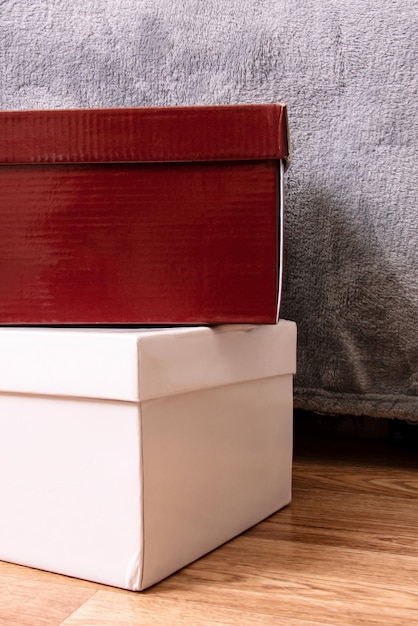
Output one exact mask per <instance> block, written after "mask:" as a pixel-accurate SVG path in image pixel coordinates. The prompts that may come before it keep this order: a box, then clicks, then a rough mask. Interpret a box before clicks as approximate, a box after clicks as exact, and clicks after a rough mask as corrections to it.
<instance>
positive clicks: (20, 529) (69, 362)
mask: <svg viewBox="0 0 418 626" xmlns="http://www.w3.org/2000/svg"><path fill="white" fill-rule="evenodd" d="M295 344H296V327H295V324H294V323H293V322H286V321H280V322H279V324H278V325H276V326H256V327H254V326H242V327H239V326H221V327H218V328H214V329H211V328H207V327H196V328H178V329H163V330H162V329H159V330H149V331H147V330H75V329H73V330H69V329H68V330H58V329H1V330H0V382H1V392H0V476H1V477H2V478H1V481H0V502H1V515H0V559H2V560H4V561H10V562H14V563H20V564H23V565H28V566H31V567H37V568H41V569H45V570H49V571H53V572H58V573H61V574H66V575H69V576H74V577H77V578H83V579H87V580H93V581H97V582H101V583H105V584H109V585H114V586H117V587H123V588H126V589H132V590H141V589H144V588H146V587H148V586H150V585H152V584H154V583H156V582H158V581H159V580H161V579H162V578H164V577H165V576H168V575H169V574H171V573H172V572H174V571H176V570H178V569H179V568H181V567H183V566H185V565H187V564H188V563H190V562H191V561H193V560H194V559H197V558H199V557H200V556H202V555H203V554H205V553H207V552H208V551H210V550H212V549H214V548H216V547H217V546H219V545H220V544H222V543H223V542H225V541H228V540H229V539H231V538H232V537H234V536H236V535H237V534H239V533H241V532H242V531H244V530H246V529H247V528H249V527H250V526H252V525H254V524H256V523H258V522H259V521H260V520H262V519H264V518H265V517H267V516H269V515H270V514H272V513H274V512H275V511H277V510H278V509H280V508H281V507H283V506H285V505H286V504H288V503H289V501H290V499H291V465H292V374H293V372H294V371H295V354H296V346H295Z"/></svg>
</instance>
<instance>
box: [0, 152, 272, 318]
mask: <svg viewBox="0 0 418 626" xmlns="http://www.w3.org/2000/svg"><path fill="white" fill-rule="evenodd" d="M277 241H278V232H277V163H276V162H275V161H266V162H261V161H260V162H240V163H238V162H233V163H227V164H225V163H223V164H219V163H196V164H185V163H181V164H174V165H173V164H170V165H168V164H152V165H151V164H150V165H144V164H141V165H126V164H124V165H118V164H112V165H38V166H35V167H33V166H3V167H0V323H2V324H97V323H100V324H164V323H167V324H170V323H173V324H176V323H179V324H182V323H216V322H257V323H274V322H275V317H276V306H277V271H278V267H277V265H278V258H277Z"/></svg>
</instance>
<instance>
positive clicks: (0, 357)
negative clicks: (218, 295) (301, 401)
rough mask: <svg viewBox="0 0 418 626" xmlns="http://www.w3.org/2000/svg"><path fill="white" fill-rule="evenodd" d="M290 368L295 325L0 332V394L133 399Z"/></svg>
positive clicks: (293, 358) (280, 372) (274, 373)
mask: <svg viewBox="0 0 418 626" xmlns="http://www.w3.org/2000/svg"><path fill="white" fill-rule="evenodd" d="M295 369H296V324H295V323H294V322H289V321H285V320H280V322H279V323H278V324H277V325H271V326H252V325H224V326H217V327H206V326H199V327H175V328H164V329H156V328H150V329H102V328H101V329H91V328H89V329H87V328H85V329H79V328H78V329H76V328H71V329H67V328H66V329H63V328H60V329H58V328H1V329H0V393H14V394H16V393H22V394H32V395H43V396H45V395H48V396H64V397H65V396H66V397H75V398H96V399H103V400H121V401H130V402H137V401H139V400H149V399H152V398H157V397H161V396H168V395H174V394H178V393H185V392H189V391H194V390H197V389H207V388H210V387H218V386H221V385H227V384H232V383H236V382H241V381H247V380H255V379H260V378H267V377H270V376H277V375H283V374H293V373H294V372H295Z"/></svg>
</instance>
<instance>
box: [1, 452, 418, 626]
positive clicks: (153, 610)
mask: <svg viewBox="0 0 418 626" xmlns="http://www.w3.org/2000/svg"><path fill="white" fill-rule="evenodd" d="M417 470H418V466H417V456H416V454H415V453H414V452H412V453H409V452H406V451H404V450H396V449H391V448H389V447H388V446H387V445H386V444H385V443H379V444H376V443H375V442H369V443H364V442H361V443H356V442H349V444H347V442H333V443H332V445H330V444H326V445H324V444H323V443H321V442H308V445H307V446H305V447H304V448H301V449H300V451H299V452H298V453H297V454H296V456H295V465H294V499H293V502H292V504H291V506H289V507H287V508H286V509H284V510H283V511H281V512H279V513H277V514H276V515H274V516H272V517H271V518H269V519H268V520H266V521H265V522H263V523H262V524H259V525H258V526H256V527H255V528H253V529H251V530H249V531H248V532H246V533H244V534H243V535H241V536H240V537H237V538H236V539H235V540H233V541H231V542H229V543H227V544H225V545H224V546H222V547H221V548H219V549H218V550H215V551H214V552H212V553H211V554H209V555H207V556H206V557H204V558H202V559H200V560H199V561H197V562H196V563H193V564H192V565H190V566H189V567H187V568H185V569H183V570H182V571H180V572H178V573H177V574H175V575H173V576H171V577H170V578H168V579H167V580H165V581H163V582H162V583H160V584H159V585H156V586H155V587H153V588H151V589H149V590H147V591H145V592H143V593H139V594H135V593H131V592H125V591H121V590H117V589H112V588H111V587H104V586H102V585H97V584H95V583H85V582H83V581H75V580H73V579H71V578H65V577H62V576H55V575H53V574H48V573H46V572H36V571H35V570H30V569H27V568H19V567H18V566H14V565H10V564H2V565H1V564H0V593H1V595H0V598H1V600H0V624H1V626H3V625H4V626H16V625H17V624H19V625H23V626H26V624H31V626H38V625H39V626H43V625H44V624H45V625H46V624H48V625H51V626H52V625H57V626H58V624H62V625H63V626H97V625H99V624H100V626H110V625H112V626H113V625H116V624H118V625H121V626H128V625H129V626H130V625H134V624H141V625H147V624H150V625H151V624H152V625H153V626H154V625H155V626H159V625H160V624H161V625H162V624H164V625H166V624H168V625H177V624H185V625H187V624H190V625H191V624H193V625H199V624H202V625H205V626H206V625H208V626H210V625H212V624H226V625H229V624H240V625H242V626H247V625H250V624H251V625H255V626H257V625H263V626H264V625H265V624H272V625H278V626H281V625H286V626H308V625H317V626H319V625H320V624H322V625H325V624H326V625H328V626H354V625H355V626H357V625H359V626H363V625H367V626H369V625H370V626H378V625H379V626H380V625H382V624H388V625H390V626H403V625H406V624H408V625H414V624H418V530H417V524H416V520H417V517H418V504H417V496H418V482H417V481H418V471H417ZM21 605H24V609H22V607H21ZM18 610H21V611H23V612H22V613H18V612H17V611H18ZM25 620H26V621H25ZM48 620H49V621H48ZM54 620H55V621H54Z"/></svg>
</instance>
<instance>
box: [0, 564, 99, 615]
mask: <svg viewBox="0 0 418 626" xmlns="http://www.w3.org/2000/svg"><path fill="white" fill-rule="evenodd" d="M94 593H95V590H94V589H88V588H85V587H77V586H73V585H68V584H67V585H65V587H63V585H60V584H54V583H52V582H47V583H45V582H40V581H38V580H36V579H34V578H31V577H30V570H29V572H27V577H26V578H21V579H18V578H15V577H8V576H4V575H1V574H0V625H1V626H58V625H59V624H61V622H62V621H63V620H64V619H66V617H68V616H69V615H71V613H73V611H75V610H76V609H77V608H78V607H80V606H81V605H82V604H83V603H84V602H86V600H88V599H89V598H91V596H92V595H94Z"/></svg>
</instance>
